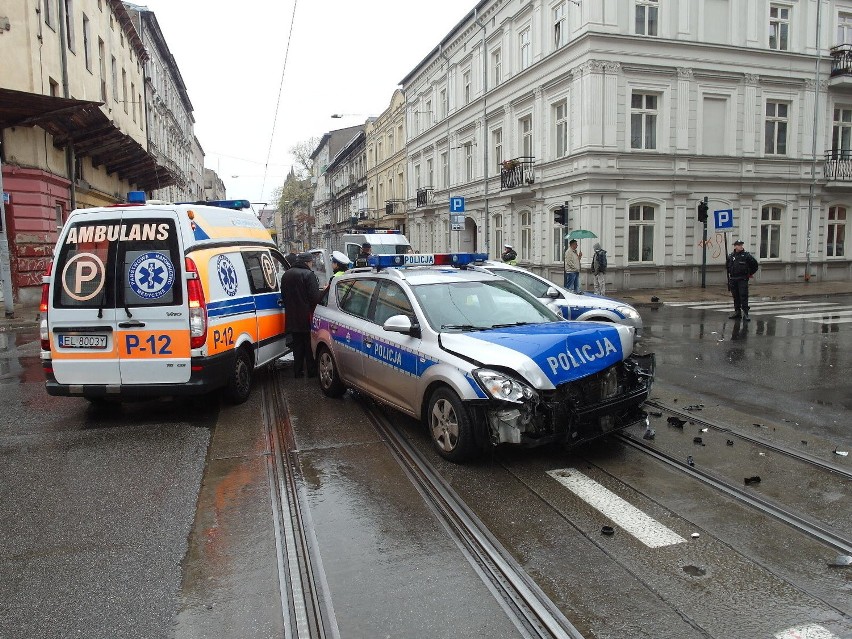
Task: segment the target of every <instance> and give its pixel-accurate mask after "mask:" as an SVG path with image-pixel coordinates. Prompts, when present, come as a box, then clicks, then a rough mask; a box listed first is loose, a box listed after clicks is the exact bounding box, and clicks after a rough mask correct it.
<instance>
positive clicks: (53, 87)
mask: <svg viewBox="0 0 852 639" xmlns="http://www.w3.org/2000/svg"><path fill="white" fill-rule="evenodd" d="M47 81H48V82H49V83H50V96H51V97H53V98H56V97H59V83H58V82H57V81H56V80H54V79H53V78H48V79H47Z"/></svg>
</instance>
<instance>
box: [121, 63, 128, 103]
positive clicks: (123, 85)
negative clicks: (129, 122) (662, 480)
mask: <svg viewBox="0 0 852 639" xmlns="http://www.w3.org/2000/svg"><path fill="white" fill-rule="evenodd" d="M121 100H122V102H123V103H124V112H125V113H127V71H125V70H124V69H122V70H121Z"/></svg>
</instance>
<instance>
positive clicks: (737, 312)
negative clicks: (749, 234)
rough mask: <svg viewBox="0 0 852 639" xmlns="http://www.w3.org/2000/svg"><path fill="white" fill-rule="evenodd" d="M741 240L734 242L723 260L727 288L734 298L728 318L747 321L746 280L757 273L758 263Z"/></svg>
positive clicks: (748, 318)
mask: <svg viewBox="0 0 852 639" xmlns="http://www.w3.org/2000/svg"><path fill="white" fill-rule="evenodd" d="M743 246H744V244H743V241H742V240H737V241H736V242H734V251H733V253H731V254H730V255H729V256H728V259H727V260H726V261H725V268H726V270H727V271H728V290H729V291H731V295H732V296H733V298H734V314H733V315H731V316H730V319H740V318H742V319H743V320H744V321H746V322H748V321H749V320H750V319H751V318H750V317H749V316H748V309H749V306H748V281H749V280H750V279H751V278H752V277H754V274H755V273H757V269H758V266H759V265H758V263H757V260H756V259H754V256H752V254H751V253H749V252H748V251H746V250H745V249H744V248H743Z"/></svg>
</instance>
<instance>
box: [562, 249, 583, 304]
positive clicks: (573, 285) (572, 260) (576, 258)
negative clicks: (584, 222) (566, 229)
mask: <svg viewBox="0 0 852 639" xmlns="http://www.w3.org/2000/svg"><path fill="white" fill-rule="evenodd" d="M582 257H583V252H582V251H578V250H577V240H571V241H570V242H568V249H567V250H566V251H565V288H567V289H568V290H569V291H572V292H574V293H576V294H577V295H580V294H581V291H580V259H581V258H582Z"/></svg>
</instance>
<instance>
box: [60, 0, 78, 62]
mask: <svg viewBox="0 0 852 639" xmlns="http://www.w3.org/2000/svg"><path fill="white" fill-rule="evenodd" d="M60 1H62V0H60ZM64 2H65V32H66V33H67V34H68V35H67V38H68V50H69V51H71V53H74V52H75V50H76V48H77V36H76V34H75V33H74V0H64Z"/></svg>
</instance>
